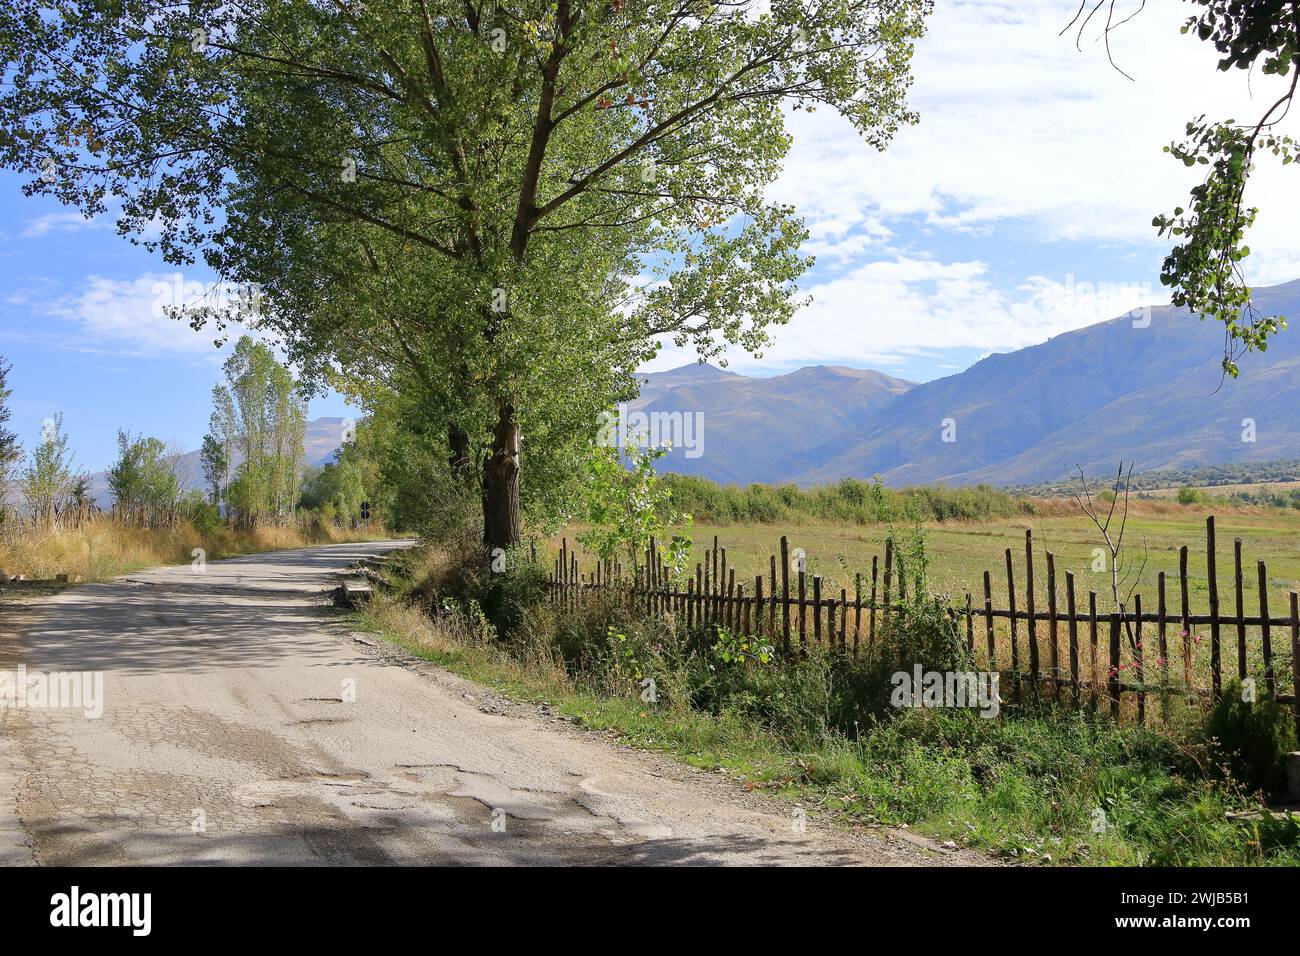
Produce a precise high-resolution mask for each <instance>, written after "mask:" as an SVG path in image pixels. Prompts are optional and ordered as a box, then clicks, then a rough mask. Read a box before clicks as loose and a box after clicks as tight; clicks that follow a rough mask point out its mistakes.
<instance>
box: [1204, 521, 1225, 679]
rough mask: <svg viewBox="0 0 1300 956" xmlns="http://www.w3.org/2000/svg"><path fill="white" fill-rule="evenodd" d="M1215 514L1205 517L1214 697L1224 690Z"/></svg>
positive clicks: (1206, 571)
mask: <svg viewBox="0 0 1300 956" xmlns="http://www.w3.org/2000/svg"><path fill="white" fill-rule="evenodd" d="M1215 563H1216V560H1215V556H1214V515H1210V516H1209V517H1207V518H1206V519H1205V569H1206V570H1205V573H1206V578H1207V580H1208V582H1209V586H1210V679H1211V680H1212V681H1213V690H1214V699H1215V700H1216V701H1217V700H1218V699H1219V697H1220V695H1221V693H1222V691H1223V669H1222V666H1221V662H1220V655H1219V575H1218V571H1217V570H1216V568H1215Z"/></svg>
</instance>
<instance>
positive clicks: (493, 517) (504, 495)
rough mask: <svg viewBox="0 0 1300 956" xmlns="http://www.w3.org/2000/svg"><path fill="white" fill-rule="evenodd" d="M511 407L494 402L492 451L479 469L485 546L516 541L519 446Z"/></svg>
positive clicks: (518, 436)
mask: <svg viewBox="0 0 1300 956" xmlns="http://www.w3.org/2000/svg"><path fill="white" fill-rule="evenodd" d="M520 443H521V435H520V431H519V423H518V422H517V421H516V420H515V408H514V406H513V405H511V404H509V403H505V404H503V405H500V406H498V408H497V423H496V427H495V428H493V430H492V453H491V455H490V456H489V458H488V461H487V466H486V467H485V468H484V470H483V543H484V544H485V545H486V546H487V547H488V548H489V549H491V548H513V547H514V546H515V545H517V544H519V541H520V530H519V448H520Z"/></svg>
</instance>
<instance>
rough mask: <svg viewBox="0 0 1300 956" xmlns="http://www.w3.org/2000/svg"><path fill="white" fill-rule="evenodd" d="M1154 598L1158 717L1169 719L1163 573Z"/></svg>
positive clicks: (1157, 577) (1166, 617)
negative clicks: (1157, 637)
mask: <svg viewBox="0 0 1300 956" xmlns="http://www.w3.org/2000/svg"><path fill="white" fill-rule="evenodd" d="M1156 590H1157V592H1158V593H1157V595H1156V598H1157V600H1158V601H1159V604H1158V606H1157V607H1156V614H1157V616H1158V617H1159V618H1160V620H1159V622H1158V623H1157V624H1156V627H1157V628H1159V632H1160V717H1161V719H1162V720H1164V719H1167V718H1168V717H1169V640H1168V638H1167V637H1166V635H1165V628H1166V627H1167V626H1168V623H1169V608H1168V606H1167V605H1166V604H1165V572H1163V571H1161V572H1160V573H1159V574H1157V575H1156Z"/></svg>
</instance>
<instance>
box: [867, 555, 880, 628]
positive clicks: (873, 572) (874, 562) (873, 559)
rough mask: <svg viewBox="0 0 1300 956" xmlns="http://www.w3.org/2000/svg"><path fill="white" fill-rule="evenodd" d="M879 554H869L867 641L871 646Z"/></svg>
mask: <svg viewBox="0 0 1300 956" xmlns="http://www.w3.org/2000/svg"><path fill="white" fill-rule="evenodd" d="M879 562H880V556H879V555H875V554H873V555H872V556H871V619H870V621H869V622H868V624H869V627H870V630H868V631H867V643H868V644H871V645H872V646H873V647H874V646H875V643H876V573H877V572H878V571H879V570H880V564H879Z"/></svg>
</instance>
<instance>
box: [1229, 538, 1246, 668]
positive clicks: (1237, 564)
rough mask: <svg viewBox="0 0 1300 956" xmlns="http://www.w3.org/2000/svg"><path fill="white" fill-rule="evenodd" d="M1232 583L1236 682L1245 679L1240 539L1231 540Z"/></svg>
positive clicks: (1243, 605) (1244, 623) (1244, 625)
mask: <svg viewBox="0 0 1300 956" xmlns="http://www.w3.org/2000/svg"><path fill="white" fill-rule="evenodd" d="M1232 563H1233V582H1234V583H1235V585H1236V588H1237V680H1240V681H1244V680H1245V679H1246V599H1245V596H1244V595H1243V594H1242V581H1241V539H1240V538H1233V539H1232Z"/></svg>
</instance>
